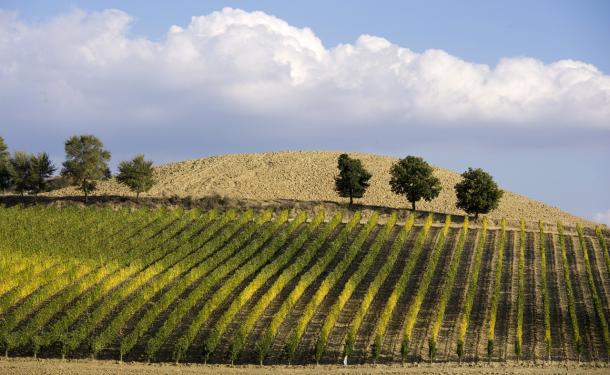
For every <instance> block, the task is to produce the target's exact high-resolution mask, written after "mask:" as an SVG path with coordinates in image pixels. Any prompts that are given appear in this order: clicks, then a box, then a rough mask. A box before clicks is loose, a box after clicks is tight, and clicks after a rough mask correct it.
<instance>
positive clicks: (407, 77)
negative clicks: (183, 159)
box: [0, 8, 610, 129]
mask: <svg viewBox="0 0 610 375" xmlns="http://www.w3.org/2000/svg"><path fill="white" fill-rule="evenodd" d="M130 22H131V18H130V16H129V15H127V14H125V13H124V12H122V11H119V10H107V11H103V12H99V13H85V12H82V11H74V12H72V13H69V14H66V15H61V16H58V17H55V18H53V19H52V20H50V21H48V22H46V23H36V24H27V23H24V22H22V21H20V20H19V18H18V17H17V15H16V14H14V13H9V12H0V111H1V113H3V117H4V118H5V120H7V122H8V123H11V124H16V125H19V126H21V125H22V124H24V125H23V126H26V125H25V124H36V123H40V124H49V126H51V125H53V126H64V127H68V128H70V127H74V126H76V125H77V124H84V123H86V124H91V123H103V124H104V126H106V127H108V128H113V127H115V128H117V129H121V128H123V127H125V126H132V127H138V126H148V125H150V124H151V123H156V124H169V123H172V122H175V121H177V119H180V118H183V117H184V116H193V117H196V118H205V117H206V115H207V114H208V113H209V112H210V111H225V112H231V113H240V114H242V115H244V116H263V117H265V118H276V117H280V118H282V119H283V120H284V121H282V124H284V125H285V126H299V125H296V124H306V123H308V122H315V121H313V120H314V119H320V118H324V119H326V121H327V122H328V124H332V123H342V124H351V123H353V124H356V123H358V124H368V126H381V124H382V123H383V121H384V119H392V120H393V121H394V122H396V123H399V124H402V126H405V127H406V126H409V125H408V124H409V123H410V122H412V121H413V120H415V121H417V122H418V123H424V124H426V123H430V124H432V123H435V124H438V123H443V124H448V125H449V126H451V124H456V126H463V124H466V123H472V124H484V125H485V126H498V127H501V126H527V127H530V128H535V127H537V126H542V125H540V124H546V125H548V124H553V125H554V126H557V127H565V128H575V127H585V128H598V129H600V128H601V129H610V76H607V75H604V74H603V73H601V72H600V71H599V70H597V69H596V68H595V67H594V66H592V65H590V64H586V63H583V62H579V61H573V60H562V61H557V62H554V63H551V64H544V63H543V62H541V61H539V60H536V59H533V58H525V57H516V58H505V59H502V60H501V61H500V62H499V63H498V64H497V65H496V66H495V67H490V66H488V65H483V64H475V63H470V62H467V61H464V60H461V59H459V58H458V57H455V56H452V55H450V54H448V53H446V52H444V51H441V50H427V51H424V52H423V53H415V52H413V51H411V50H409V49H408V48H404V47H401V46H398V45H395V44H393V43H391V42H390V41H388V40H386V39H383V38H379V37H375V36H370V35H362V36H361V37H359V38H358V40H357V41H356V42H355V43H354V44H341V45H338V46H336V47H334V48H326V47H325V46H324V45H323V44H322V42H321V41H320V40H319V39H318V38H317V37H316V35H315V34H314V33H313V31H312V30H310V29H308V28H297V27H293V26H291V25H289V24H288V23H286V22H285V21H283V20H281V19H278V18H276V17H273V16H269V15H267V14H265V13H263V12H244V11H242V10H238V9H231V8H225V9H223V10H222V11H219V12H214V13H211V14H209V15H205V16H200V17H193V18H192V20H191V22H190V24H189V25H187V26H186V27H181V26H171V27H170V28H169V30H168V33H167V35H166V37H165V38H164V39H163V40H162V41H160V42H153V41H151V40H148V39H146V38H142V37H135V36H133V35H131V34H130V31H129V26H130ZM286 120H288V121H286ZM290 120H295V121H290ZM125 124H129V125H125ZM286 124H288V125H286ZM28 126H29V125H28ZM201 126H205V125H201ZM301 126H302V125H301Z"/></svg>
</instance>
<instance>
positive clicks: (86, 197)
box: [85, 190, 89, 204]
mask: <svg viewBox="0 0 610 375" xmlns="http://www.w3.org/2000/svg"><path fill="white" fill-rule="evenodd" d="M88 202H89V197H88V195H87V190H85V204H87V203H88Z"/></svg>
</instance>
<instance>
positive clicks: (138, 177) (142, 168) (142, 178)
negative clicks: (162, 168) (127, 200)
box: [116, 155, 155, 200]
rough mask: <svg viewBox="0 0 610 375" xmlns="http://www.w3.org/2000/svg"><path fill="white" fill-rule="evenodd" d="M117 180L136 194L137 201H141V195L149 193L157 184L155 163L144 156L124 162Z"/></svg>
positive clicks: (120, 165)
mask: <svg viewBox="0 0 610 375" xmlns="http://www.w3.org/2000/svg"><path fill="white" fill-rule="evenodd" d="M116 179H117V181H118V182H119V183H121V184H123V185H126V186H127V187H129V189H130V190H131V191H133V192H134V193H136V200H139V199H140V193H143V192H147V191H148V190H150V188H152V186H153V185H154V184H155V179H154V176H153V162H152V161H148V160H144V155H137V156H136V157H135V158H133V159H132V160H130V161H122V162H121V163H120V164H119V174H118V175H117V176H116Z"/></svg>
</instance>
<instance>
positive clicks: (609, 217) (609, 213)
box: [593, 209, 610, 226]
mask: <svg viewBox="0 0 610 375" xmlns="http://www.w3.org/2000/svg"><path fill="white" fill-rule="evenodd" d="M593 221H595V222H596V223H600V224H606V225H608V226H610V209H608V210H606V211H605V212H598V213H596V214H595V215H593Z"/></svg>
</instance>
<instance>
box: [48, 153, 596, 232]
mask: <svg viewBox="0 0 610 375" xmlns="http://www.w3.org/2000/svg"><path fill="white" fill-rule="evenodd" d="M339 154H340V153H339V152H317V151H287V152H267V153H256V154H233V155H224V156H212V157H208V158H201V159H193V160H187V161H183V162H178V163H171V164H165V165H160V166H158V167H157V168H156V177H157V184H156V185H155V186H154V187H153V189H152V190H151V191H150V192H149V193H148V194H143V196H151V197H170V196H173V195H177V196H180V197H187V196H191V197H194V198H199V197H204V196H209V195H214V194H217V195H220V196H223V197H229V198H235V199H253V200H275V199H290V200H298V201H332V202H346V199H342V198H339V197H338V196H337V194H336V193H335V191H334V179H333V178H334V176H335V175H336V174H337V167H336V164H337V157H338V156H339ZM350 156H352V157H356V158H359V159H361V160H362V162H363V164H364V166H365V167H366V168H367V169H368V170H369V171H370V172H371V173H372V175H373V177H372V178H371V186H370V188H369V190H368V191H367V192H366V194H365V196H364V198H363V199H359V200H357V201H356V203H359V204H365V205H374V206H387V207H394V208H405V207H409V204H408V202H407V201H406V199H405V198H403V197H400V196H397V195H395V194H393V193H392V192H391V191H390V188H389V185H388V182H389V180H390V175H389V170H390V166H391V165H392V163H394V162H395V161H396V158H393V157H388V156H380V155H374V154H365V153H350ZM435 175H436V176H437V177H438V178H439V179H440V180H441V183H442V185H443V190H442V192H441V194H440V195H439V196H438V198H436V199H434V200H433V201H432V202H423V201H422V202H419V203H418V205H417V208H418V209H419V210H425V211H435V212H442V213H451V214H458V215H463V212H462V211H461V210H458V209H457V208H456V207H455V201H456V198H455V193H454V190H453V186H454V185H455V184H456V183H457V182H458V181H459V180H460V175H459V174H458V173H455V172H452V171H449V170H447V169H443V168H438V167H436V168H435ZM74 194H79V193H78V192H77V191H75V190H74V189H73V188H68V189H63V190H58V191H55V192H53V193H52V195H55V196H61V195H74ZM96 194H98V195H100V194H101V195H130V194H131V193H130V192H129V190H128V189H127V188H125V187H123V186H121V185H119V184H117V183H116V181H114V180H112V181H107V182H102V183H100V184H99V185H98V191H97V192H96ZM489 216H490V217H491V218H492V219H500V218H503V217H505V218H507V219H510V220H518V219H520V218H524V219H526V220H528V221H538V220H543V221H547V222H555V221H557V220H562V221H564V222H571V223H574V222H581V223H589V222H588V221H586V220H584V219H582V218H579V217H577V216H574V215H571V214H569V213H566V212H564V211H561V210H560V209H558V208H556V207H552V206H549V205H546V204H544V203H541V202H538V201H535V200H532V199H529V198H526V197H524V196H521V195H518V194H515V193H511V192H508V191H507V192H505V194H504V197H503V199H502V201H501V203H500V206H499V207H498V209H497V210H495V211H494V212H492V213H491V215H489Z"/></svg>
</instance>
